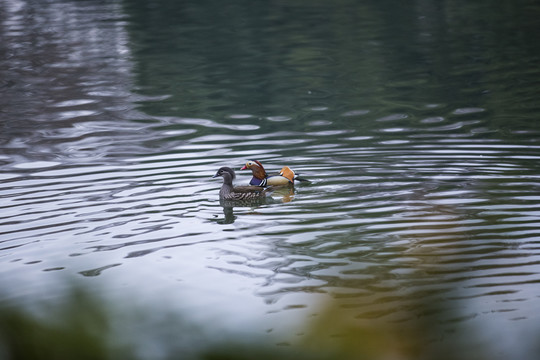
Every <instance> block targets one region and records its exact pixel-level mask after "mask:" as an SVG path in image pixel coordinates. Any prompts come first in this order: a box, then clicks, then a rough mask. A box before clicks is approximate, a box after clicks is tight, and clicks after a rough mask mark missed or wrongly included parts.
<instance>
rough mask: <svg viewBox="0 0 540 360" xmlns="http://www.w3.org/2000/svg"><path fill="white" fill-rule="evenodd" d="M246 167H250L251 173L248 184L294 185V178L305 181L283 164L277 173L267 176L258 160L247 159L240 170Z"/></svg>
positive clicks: (264, 185)
mask: <svg viewBox="0 0 540 360" xmlns="http://www.w3.org/2000/svg"><path fill="white" fill-rule="evenodd" d="M246 169H250V170H251V172H252V173H253V177H252V178H251V181H250V182H249V184H250V185H254V186H262V187H266V186H284V185H294V180H298V181H307V180H306V179H302V178H299V177H298V175H297V174H295V173H294V171H292V170H291V169H290V168H289V167H288V166H284V167H283V168H282V169H281V171H280V172H279V175H270V176H269V175H268V174H267V173H266V171H265V170H264V167H263V166H262V164H261V163H260V161H257V160H249V161H248V162H247V163H246V165H244V167H242V168H241V169H240V170H246Z"/></svg>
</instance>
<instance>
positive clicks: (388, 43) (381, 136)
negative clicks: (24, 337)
mask: <svg viewBox="0 0 540 360" xmlns="http://www.w3.org/2000/svg"><path fill="white" fill-rule="evenodd" d="M539 15H540V6H539V5H538V4H537V3H536V2H535V1H530V0H517V1H513V2H507V1H495V2H493V1H487V0H485V1H475V2H467V1H453V2H436V1H422V0H418V1H413V2H404V3H399V4H397V3H395V2H390V1H380V0H379V1H370V0H366V1H352V0H351V1H348V0H342V1H341V0H340V1H323V0H321V1H314V2H303V1H295V0H293V1H269V2H261V3H257V4H254V3H252V2H248V1H241V0H237V1H229V2H219V1H211V0H202V1H197V2H192V3H189V2H178V1H172V0H170V1H165V0H163V1H161V2H148V1H107V2H104V1H60V0H56V1H53V0H47V1H43V2H40V3H39V4H37V3H35V2H33V1H27V0H7V1H3V2H2V3H1V4H0V38H1V39H2V41H1V43H0V54H1V56H0V95H1V96H0V171H1V173H0V199H1V200H0V273H1V278H2V289H3V290H2V291H1V294H2V299H3V301H15V302H20V303H24V302H32V301H36V300H37V301H38V302H39V301H42V300H47V301H54V300H55V299H60V298H62V296H63V294H64V293H65V291H67V289H68V288H69V287H70V286H71V285H72V284H73V281H75V282H76V283H77V284H80V286H82V287H83V288H85V289H87V290H88V291H90V292H92V293H97V294H101V295H102V296H104V297H107V298H109V297H110V298H112V299H116V300H115V301H120V302H121V303H126V302H127V303H129V302H133V304H135V305H136V306H138V307H139V308H142V309H145V311H147V312H148V313H153V312H170V313H177V314H182V316H186V317H189V318H190V319H192V320H193V321H194V322H196V323H198V324H203V326H204V325H207V326H208V327H211V328H212V329H213V330H217V332H227V333H233V334H239V336H244V335H245V334H257V335H260V336H261V337H262V338H268V339H269V341H270V343H275V344H280V345H289V346H292V345H294V344H295V343H297V342H302V341H303V340H302V338H303V334H304V333H305V331H306V328H309V324H310V322H312V321H314V320H313V319H314V318H315V319H316V318H317V316H319V315H320V313H321V311H324V310H321V309H323V308H324V307H325V306H328V304H331V305H330V306H331V307H335V308H336V309H337V310H336V314H337V316H338V317H339V316H343V317H345V318H347V319H350V320H351V321H353V322H354V321H358V322H359V323H366V324H368V325H367V326H369V324H374V323H375V324H378V325H380V324H381V323H390V324H393V323H399V324H407V323H409V322H414V321H416V320H418V319H419V318H422V319H423V318H429V317H430V316H432V317H436V319H437V321H436V322H437V324H439V327H438V328H437V329H436V332H437V333H436V335H435V337H436V338H437V339H442V340H440V341H441V342H445V341H446V342H448V343H451V342H452V341H453V340H452V336H454V335H456V333H457V334H458V335H459V334H460V330H459V329H466V330H467V331H465V333H467V334H470V333H473V334H474V336H472V337H471V338H472V339H468V341H469V345H470V346H477V347H479V348H481V349H482V351H483V352H485V353H486V354H488V355H487V357H486V358H490V359H494V358H500V359H506V358H508V356H512V357H515V358H520V359H527V358H530V359H533V358H535V356H534V352H533V351H536V350H538V345H537V344H536V342H537V338H538V335H540V327H539V326H538V324H539V321H540V317H539V310H540V290H539V283H540V162H539V160H540V100H539V86H540V68H539V66H538V64H540V47H539V46H538V38H539V35H540V20H539V19H540V16H539ZM248 159H257V160H259V161H261V162H262V163H263V164H264V165H265V167H266V168H267V170H268V171H269V172H275V171H279V169H281V167H282V166H283V165H288V166H290V167H291V168H293V169H295V170H296V171H297V172H299V173H301V175H302V176H303V177H305V178H307V179H310V180H311V183H309V184H306V183H301V184H299V185H297V186H296V188H295V189H294V192H293V193H290V194H289V193H285V192H280V193H277V194H275V195H274V196H273V198H272V200H271V201H267V202H266V203H264V204H260V205H257V206H236V207H234V208H233V209H230V208H223V207H221V206H220V202H219V198H218V192H219V188H220V186H221V179H213V178H212V175H213V174H214V173H215V172H216V170H217V169H218V168H219V167H221V166H230V167H232V168H234V169H236V170H237V179H236V183H238V184H247V182H248V181H249V178H250V174H249V173H246V172H241V171H239V169H240V167H242V166H243V164H244V163H245V162H246V161H247V160H248ZM118 299H120V300H118ZM428 304H429V305H436V306H437V310H436V311H428V308H429V306H427V305H428ZM456 329H458V330H456ZM330 335H331V334H330ZM465 340H467V339H465ZM460 341H463V339H460ZM145 351H148V352H149V354H151V355H152V356H156V357H157V356H158V355H156V354H157V353H152V350H151V349H150V350H148V349H146V350H145ZM536 354H537V353H536Z"/></svg>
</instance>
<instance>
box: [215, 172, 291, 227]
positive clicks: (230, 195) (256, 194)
mask: <svg viewBox="0 0 540 360" xmlns="http://www.w3.org/2000/svg"><path fill="white" fill-rule="evenodd" d="M220 176H221V177H222V178H223V185H222V186H221V190H220V191H219V203H220V205H221V206H222V207H223V213H224V214H225V219H224V222H223V223H224V224H231V223H233V222H234V220H235V219H236V217H235V216H234V213H233V208H234V207H251V208H257V207H259V206H261V205H264V204H272V203H276V202H289V201H291V200H292V196H293V195H294V189H293V188H292V187H283V188H276V187H268V188H263V187H260V186H251V185H250V186H234V185H233V180H234V179H235V178H236V174H235V173H234V170H233V169H231V168H229V167H226V166H225V167H222V168H220V169H219V170H218V171H217V172H216V174H215V175H214V176H213V177H214V178H216V177H220ZM284 191H285V193H284ZM270 194H273V195H278V196H282V197H283V198H282V200H281V201H277V200H276V199H274V198H272V197H271V196H269V195H270Z"/></svg>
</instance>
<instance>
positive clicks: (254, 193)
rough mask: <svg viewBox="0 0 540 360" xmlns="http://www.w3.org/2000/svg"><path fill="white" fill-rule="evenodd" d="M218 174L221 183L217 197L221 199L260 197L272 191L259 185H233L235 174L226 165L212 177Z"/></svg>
mask: <svg viewBox="0 0 540 360" xmlns="http://www.w3.org/2000/svg"><path fill="white" fill-rule="evenodd" d="M218 176H221V177H222V178H223V185H222V186H221V190H219V197H220V199H222V200H251V199H262V198H265V197H266V195H267V194H268V193H269V192H271V191H272V190H271V189H270V188H267V189H262V188H261V187H260V186H233V179H235V178H236V174H235V173H234V170H233V169H231V168H229V167H226V166H224V167H222V168H220V169H219V170H218V171H217V172H216V174H215V175H214V176H213V177H214V178H216V177H218Z"/></svg>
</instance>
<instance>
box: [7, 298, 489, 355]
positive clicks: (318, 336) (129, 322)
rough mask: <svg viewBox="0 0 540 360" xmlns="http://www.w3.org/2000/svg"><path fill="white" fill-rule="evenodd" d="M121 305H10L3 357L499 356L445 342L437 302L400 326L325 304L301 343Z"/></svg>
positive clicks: (82, 301) (83, 301)
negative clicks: (221, 330) (223, 330)
mask: <svg viewBox="0 0 540 360" xmlns="http://www.w3.org/2000/svg"><path fill="white" fill-rule="evenodd" d="M114 308H116V306H115V304H112V305H111V304H109V303H107V302H103V301H98V300H97V299H96V298H95V297H93V296H91V295H89V294H87V293H85V292H83V291H81V290H79V289H75V290H73V291H72V292H71V294H70V295H69V296H67V297H65V298H64V300H63V301H61V302H58V303H56V304H55V305H53V304H52V303H49V304H47V305H43V306H37V307H36V308H31V309H28V308H23V307H22V306H15V305H13V304H7V303H5V302H4V304H3V305H2V306H1V309H0V358H1V359H6V360H15V359H17V360H18V359H47V360H50V359H58V360H63V359H147V358H152V359H204V360H229V359H230V360H233V359H234V360H243V359H246V360H247V359H262V360H264V359H282V360H287V359H308V360H310V359H311V360H330V359H340V360H347V359H351V360H352V359H354V360H358V359H433V358H437V359H443V360H444V359H462V358H463V351H467V353H468V354H469V355H470V356H468V357H469V358H474V359H488V358H491V357H490V356H488V355H486V354H485V353H484V350H486V349H484V348H482V347H481V346H480V347H477V348H475V349H474V351H473V352H472V351H471V350H470V348H469V350H465V349H466V348H467V347H464V346H462V345H463V344H461V343H460V341H459V340H457V341H454V340H453V337H452V336H449V338H448V339H444V341H443V339H442V338H443V337H444V336H448V335H451V334H444V331H445V330H443V327H442V326H441V324H442V322H441V319H440V318H439V317H438V316H437V306H436V305H434V304H431V305H427V304H426V310H427V311H428V312H430V313H431V314H435V315H434V316H423V317H417V318H416V319H417V320H413V321H407V322H403V323H400V322H391V321H390V322H389V321H387V320H384V321H383V320H380V319H357V318H354V317H350V316H348V315H347V314H348V312H346V311H343V308H342V307H340V306H337V304H335V303H334V302H331V303H330V304H327V305H326V306H323V308H322V310H321V311H320V312H319V313H318V314H317V316H316V320H314V321H313V322H312V323H306V324H305V325H304V326H305V332H304V333H303V334H302V336H301V337H300V341H299V342H298V343H294V344H293V343H291V344H289V343H285V344H283V343H282V344H271V343H270V341H268V339H265V338H257V337H255V336H254V337H247V338H246V337H242V338H240V337H239V336H238V335H227V334H221V335H220V336H219V339H217V338H216V337H215V335H214V336H213V335H210V332H208V331H205V330H210V329H209V328H210V327H212V324H206V325H200V326H193V325H192V324H191V323H189V322H187V321H185V319H183V318H181V317H178V316H170V315H169V314H166V311H164V310H163V309H158V310H155V309H154V310H153V311H152V312H151V313H148V312H142V311H140V309H135V307H134V306H133V307H131V306H125V305H124V304H122V307H121V310H112V309H114ZM125 315H127V316H125ZM150 318H151V319H152V320H149V319H150ZM155 319H158V320H155ZM118 321H120V324H121V326H119V327H115V326H114V325H113V323H114V322H118ZM205 327H206V328H207V329H205ZM458 332H459V329H458ZM441 334H442V335H441ZM457 338H458V339H464V338H467V339H468V340H471V339H472V340H473V341H472V343H474V340H475V336H474V334H469V333H467V332H460V335H459V337H457ZM297 340H298V339H297ZM141 350H142V351H141ZM488 350H489V349H488Z"/></svg>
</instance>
